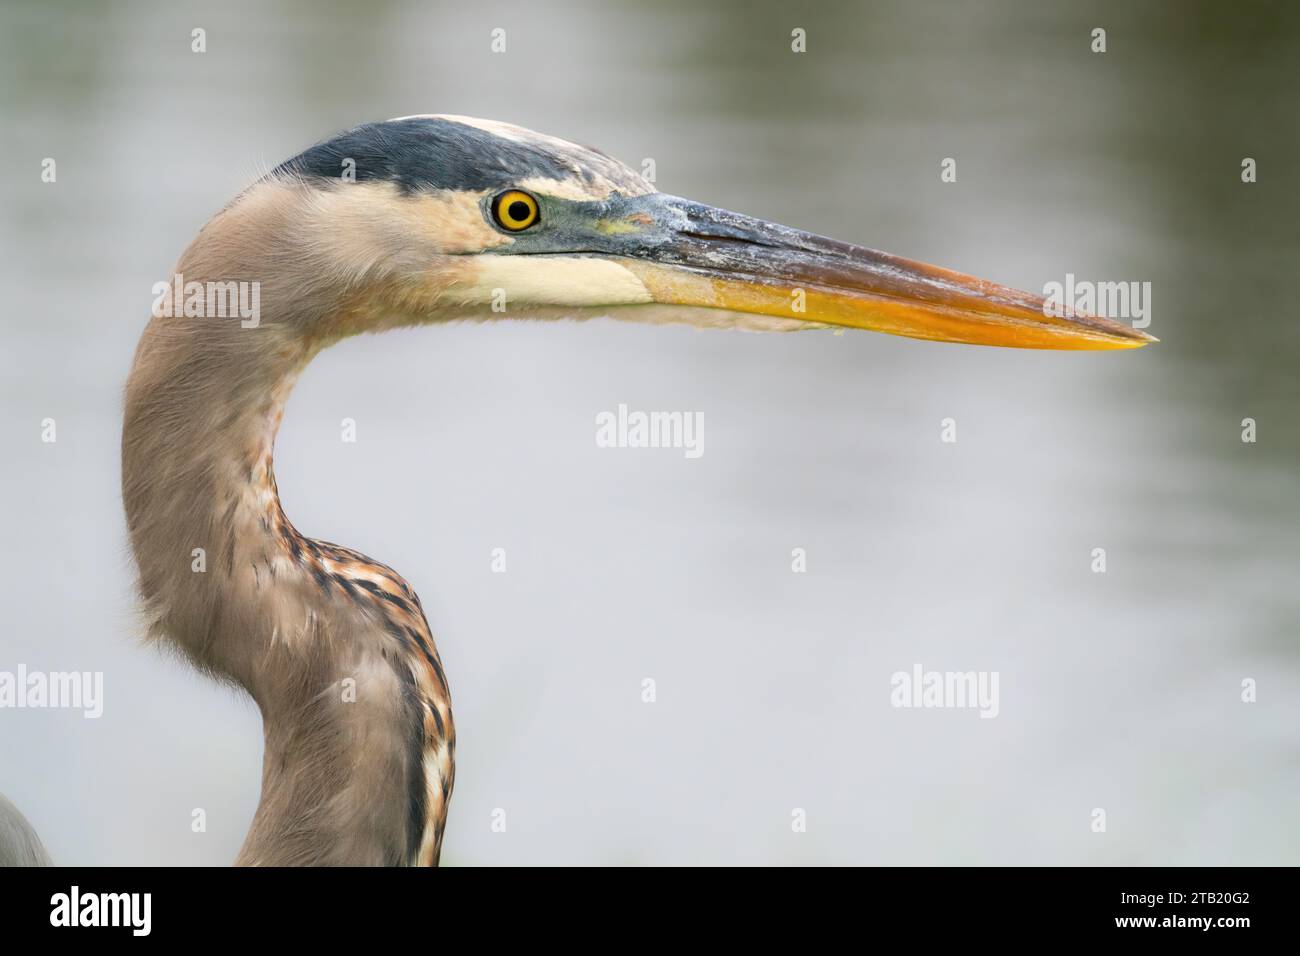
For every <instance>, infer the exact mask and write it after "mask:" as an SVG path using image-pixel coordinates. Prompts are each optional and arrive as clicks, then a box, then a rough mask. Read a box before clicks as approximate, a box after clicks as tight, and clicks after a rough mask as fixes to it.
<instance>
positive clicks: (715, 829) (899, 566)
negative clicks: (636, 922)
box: [0, 0, 1300, 864]
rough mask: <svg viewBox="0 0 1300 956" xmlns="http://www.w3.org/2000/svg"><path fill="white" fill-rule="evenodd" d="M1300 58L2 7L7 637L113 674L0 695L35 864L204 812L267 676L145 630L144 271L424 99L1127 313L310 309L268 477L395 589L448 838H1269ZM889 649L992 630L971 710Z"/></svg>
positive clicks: (247, 786) (895, 35) (1195, 17)
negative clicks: (648, 418) (133, 519)
mask: <svg viewBox="0 0 1300 956" xmlns="http://www.w3.org/2000/svg"><path fill="white" fill-rule="evenodd" d="M1098 26H1100V27H1104V28H1105V29H1106V30H1107V45H1108V50H1107V52H1106V53H1104V54H1094V53H1092V52H1091V51H1090V42H1091V41H1090V31H1091V30H1092V29H1093V28H1094V27H1098ZM195 27H202V28H204V29H205V30H206V32H207V52H206V53H203V54H195V53H192V52H191V50H190V32H191V30H192V29H193V28H195ZM495 27H502V28H504V29H505V30H506V31H507V34H506V36H507V52H506V53H504V54H493V53H491V52H490V49H489V40H490V31H491V30H492V29H493V28H495ZM795 27H802V28H804V29H805V30H806V31H807V37H808V41H807V45H808V52H807V53H804V54H794V53H792V52H791V51H790V31H791V30H792V29H793V28H795ZM1297 63H1300V7H1296V6H1294V5H1287V4H1282V3H1276V4H1267V3H1237V4H1220V3H1211V2H1189V3H1165V4H1160V3H1143V4H1132V3H1125V2H1118V0H1117V2H1110V3H1099V4H1096V3H1095V4H1077V5H1071V8H1069V9H1066V8H1064V6H1063V5H1062V6H1060V7H1058V5H1049V4H1041V3H1036V2H1033V0H1015V2H985V3H978V4H974V3H957V2H952V3H905V2H901V0H899V2H892V3H828V2H822V3H815V4H814V3H791V2H766V0H756V2H744V3H717V4H702V3H686V2H671V3H655V4H633V3H626V4H616V3H600V2H595V0H591V2H581V0H571V2H558V3H545V4H543V3H509V4H508V3H496V2H482V3H472V4H471V3H465V2H461V3H385V2H368V3H364V4H361V3H343V2H336V3H306V2H303V3H284V4H266V3H255V2H240V3H211V4H198V3H183V2H182V3H165V4H164V3H113V4H94V3H87V4H83V3H41V2H22V0H18V2H15V0H6V3H5V4H4V6H3V8H0V116H2V118H3V121H2V123H0V127H2V128H0V144H2V148H3V152H2V155H3V156H4V160H5V166H6V175H4V176H3V177H0V210H2V216H0V283H2V288H3V297H4V298H3V301H4V306H5V308H4V312H3V315H2V316H0V323H2V326H0V330H2V335H0V376H2V378H0V402H2V403H3V414H2V415H0V448H2V449H3V453H2V455H0V457H2V458H3V462H4V464H3V468H2V469H0V512H2V513H3V528H4V538H5V545H4V547H3V549H0V601H2V602H3V607H4V609H5V619H4V621H3V623H2V624H0V669H8V670H12V669H13V668H14V667H16V665H17V664H18V663H24V664H26V665H27V667H29V668H32V669H44V670H71V669H76V670H92V671H93V670H98V671H103V672H104V675H105V702H104V715H103V717H101V718H100V719H98V720H85V719H82V717H81V716H80V715H79V714H78V713H75V712H68V711H55V710H46V711H39V710H22V711H18V710H6V711H0V792H4V793H6V794H8V795H9V796H10V797H11V798H12V799H13V800H14V801H15V802H16V803H17V804H18V805H19V806H21V807H22V808H23V809H24V810H25V812H26V813H27V814H28V816H29V817H30V818H31V820H32V822H33V823H34V824H35V825H36V827H37V828H38V830H39V831H40V832H41V833H42V835H43V836H44V838H45V840H46V843H47V845H48V847H49V849H50V851H51V853H52V855H53V856H54V857H55V859H56V860H58V861H60V862H64V863H85V864H143V863H164V864H225V863H228V862H230V861H231V860H232V859H233V858H234V856H235V853H236V851H237V849H238V847H239V844H240V842H241V840H242V838H243V834H244V832H245V829H246V827H247V825H248V822H249V820H250V818H251V816H252V813H253V810H254V807H255V806H256V800H257V792H258V785H259V774H260V759H261V734H260V720H259V717H258V715H257V712H256V709H255V708H254V707H253V705H252V704H251V703H250V702H248V701H247V700H245V699H242V698H241V697H240V696H239V695H237V694H235V693H234V692H232V691H229V690H225V689H221V688H218V687H216V686H215V685H213V684H211V683H210V682H208V681H206V680H205V679H202V678H200V677H198V676H196V675H195V674H193V673H191V672H190V671H189V670H187V669H186V668H185V667H183V666H181V665H180V664H178V663H177V662H175V661H171V660H168V659H165V658H163V657H161V656H159V655H158V654H156V653H155V652H153V651H150V650H147V649H142V648H141V647H139V646H138V643H137V632H136V619H135V611H134V608H133V604H132V597H131V564H130V558H129V552H128V550H127V547H126V543H125V533H124V524H123V520H122V516H121V508H120V502H119V497H118V440H119V435H120V395H121V387H122V383H123V382H124V380H125V377H126V374H127V371H128V369H129V365H130V361H131V356H132V351H133V348H134V345H135V342H136V340H137V338H138V336H139V334H140V331H141V330H142V328H143V326H144V324H145V320H146V318H147V315H148V310H149V306H150V302H151V299H152V296H151V293H150V287H151V286H152V284H153V283H154V282H157V281H159V280H161V279H165V278H167V277H168V276H170V274H171V271H172V264H173V263H174V262H175V260H176V257H177V256H178V254H179V253H180V251H181V250H182V249H183V248H184V247H185V245H186V244H187V243H188V242H189V240H190V239H191V237H192V236H193V234H194V233H195V231H196V230H197V229H198V228H199V226H201V225H202V223H203V222H204V221H205V220H206V219H207V218H208V217H209V216H210V215H211V214H212V213H213V212H214V211H216V210H217V209H219V208H220V207H221V206H222V205H223V204H224V203H225V202H226V201H227V200H228V199H229V198H230V197H231V196H232V195H234V194H235V193H236V192H237V191H238V190H239V189H241V188H242V187H243V186H244V185H245V184H246V183H247V182H248V181H250V180H251V179H252V178H253V177H255V176H256V175H257V174H258V172H259V170H262V169H264V168H266V167H269V166H271V165H274V164H275V163H277V162H279V161H280V160H282V159H284V158H286V157H288V156H290V155H293V154H294V153H296V152H297V151H299V150H300V149H302V148H303V147H305V146H306V145H308V144H310V143H312V142H314V141H315V140H317V139H319V138H320V137H322V136H324V135H326V134H328V133H330V132H332V131H335V130H338V129H342V128H346V127H348V126H351V125H354V124H356V123H358V122H361V121H365V120H373V119H383V118H387V117H392V116H400V115H405V114H410V113H422V112H451V113H464V114H469V115H477V116H485V117H491V118H496V119H502V120H508V121H512V122H516V123H519V124H521V125H525V126H529V127H532V128H535V129H540V130H543V131H546V132H549V133H553V134H555V135H560V136H565V137H568V138H571V139H575V140H578V141H580V142H584V143H592V144H595V145H598V146H599V147H601V148H602V149H604V150H606V151H608V152H610V153H611V154H613V155H615V156H618V157H620V158H622V159H623V160H625V161H627V162H629V163H631V164H632V165H634V166H638V167H639V166H640V164H641V161H642V160H643V159H644V158H646V157H651V158H653V159H654V160H655V164H656V167H657V178H658V185H659V187H660V188H661V189H663V190H664V191H666V192H671V193H676V194H679V195H685V196H689V197H691V198H695V199H699V200H703V201H706V202H710V203H713V204H717V205H722V206H726V207H729V208H733V209H738V210H740V211H743V212H748V213H752V214H757V215H761V216H764V217H767V218H771V219H775V220H779V221H782V222H785V223H788V224H791V225H795V226H799V227H803V228H807V229H811V230H814V231H817V232H821V233H826V234H830V235H834V236H837V237H839V238H843V239H847V240H851V241H855V242H860V243H863V244H866V245H871V246H876V247H880V248H885V249H889V250H891V251H893V252H897V253H900V254H903V255H907V256H910V257H913V258H918V259H922V260H925V261H931V262H937V263H941V264H943V265H947V266H949V267H952V268H956V269H960V270H962V271H964V272H970V273H974V274H977V275H980V276H984V277H987V278H991V279H995V280H997V281H1000V282H1004V283H1007V284H1009V285H1013V286H1017V287H1021V288H1026V289H1034V290H1041V289H1042V287H1043V284H1044V283H1045V282H1048V281H1053V280H1056V281H1061V280H1063V279H1064V276H1065V274H1066V273H1067V272H1072V273H1074V274H1075V275H1076V276H1079V277H1080V278H1090V279H1113V280H1117V279H1123V280H1140V281H1149V282H1151V283H1152V289H1153V293H1152V316H1153V322H1152V326H1151V328H1150V331H1151V332H1153V333H1154V334H1155V335H1157V336H1159V337H1160V339H1161V340H1162V341H1161V343H1160V344H1159V345H1158V346H1155V347H1151V348H1147V349H1144V350H1141V351H1137V352H1130V353H1122V354H1119V353H1117V354H1106V353H1097V354H1068V353H1062V354H1054V353H1034V352H1017V351H1001V350H988V349H978V348H964V347H956V346H948V345H935V344H927V343H920V342H913V341H908V340H903V339H895V338H891V337H887V336H881V335H873V334H868V333H861V334H847V335H842V336H835V335H832V334H830V333H821V332H813V333H806V334H801V335H793V336H756V335H745V334H728V333H718V332H709V333H701V332H696V331H694V330H690V329H684V328H655V327H641V326H635V325H631V324H625V323H620V322H613V321H599V322H592V323H587V324H581V325H573V324H564V325H546V326H543V325H525V324H517V323H500V324H497V325H488V326H473V327H471V326H458V327H447V328H437V329H421V330H412V331H406V332H402V333H395V334H392V335H388V336H379V337H367V338H366V339H364V340H356V341H351V342H347V343H344V344H342V345H340V346H338V347H336V348H334V349H332V350H330V351H328V352H326V353H325V354H323V355H322V356H321V357H320V358H319V359H318V360H317V361H316V362H315V363H314V364H313V365H312V366H311V367H310V368H309V370H308V371H307V373H306V374H305V375H304V377H303V378H302V380H301V383H300V384H299V386H298V388H297V390H296V392H295V393H294V395H293V397H292V399H291V401H290V404H289V408H288V412H287V415H286V419H285V425H284V428H283V430H282V432H281V435H280V440H279V444H278V449H277V455H276V473H277V477H278V480H279V486H280V490H281V494H282V498H283V501H284V505H285V509H286V511H287V512H288V514H289V515H290V516H291V517H292V519H293V521H294V523H295V524H296V525H297V526H298V527H299V528H300V529H301V530H303V531H304V533H307V534H310V535H313V536H316V537H321V538H325V539H327V540H331V541H337V542H341V543H344V544H347V545H349V546H351V547H354V548H357V549H359V550H361V551H363V552H365V553H367V554H370V555H373V556H374V557H376V558H377V559H379V560H382V561H384V562H385V563H388V564H391V565H392V566H393V567H395V568H397V569H399V570H400V571H401V572H402V573H403V574H405V575H406V576H407V577H408V579H409V580H410V581H411V583H412V584H413V586H414V587H415V588H416V589H417V590H418V591H419V593H420V595H421V597H422V598H423V601H424V605H425V608H426V611H427V612H428V615H429V618H430V621H431V624H432V626H433V629H434V633H435V635H437V637H438V641H439V646H440V648H441V652H442V656H443V660H444V663H445V665H446V668H447V671H448V674H449V676H450V680H451V685H452V692H453V697H454V700H455V705H456V717H457V724H458V728H459V747H458V758H459V763H458V772H457V784H456V793H455V798H454V800H453V804H452V812H451V819H450V824H449V830H448V836H447V843H446V850H445V853H444V861H445V862H447V863H452V864H533V863H548V862H554V863H613V864H632V863H651V864H659V863H692V864H694V863H723V862H732V861H735V862H741V863H812V862H824V863H902V864H907V863H992V864H1012V863H1048V864H1078V863H1084V864H1157V863H1168V864H1210V863H1215V864H1228V863H1274V864H1278V863H1291V864H1294V863H1297V862H1300V828H1298V827H1297V810H1296V792H1297V789H1298V788H1300V751H1298V749H1297V746H1296V726H1297V718H1300V662H1298V658H1297V652H1296V634H1297V627H1300V602H1298V601H1297V596H1296V594H1297V582H1300V543H1298V542H1300V538H1298V535H1297V531H1298V521H1297V517H1298V514H1300V509H1298V507H1297V505H1298V502H1297V498H1298V495H1300V486H1298V482H1297V471H1298V466H1300V428H1298V427H1297V425H1296V413H1297V409H1296V399H1297V394H1298V389H1297V382H1296V373H1297V367H1298V365H1300V322H1298V321H1297V306H1296V296H1295V292H1294V290H1292V289H1289V288H1288V287H1287V283H1293V282H1295V281H1296V278H1297V268H1296V267H1297V262H1300V229H1298V228H1297V222H1300V198H1298V197H1300V191H1298V190H1297V186H1296V157H1297V155H1300V127H1298V125H1297V122H1296V118H1297V105H1298V97H1297V93H1300V69H1298V68H1297ZM1247 156H1249V157H1253V158H1255V159H1256V160H1257V162H1258V164H1259V181H1258V182H1257V183H1255V184H1252V185H1246V184H1243V183H1242V182H1241V180H1240V164H1241V161H1242V158H1243V157H1247ZM44 157H54V158H56V160H57V163H58V166H57V171H58V180H57V183H55V184H46V183H42V182H41V181H40V175H39V173H40V163H41V160H42V159H43V158H44ZM944 157H954V158H956V160H957V162H958V181H957V182H956V183H953V184H943V183H941V182H940V179H939V163H940V160H941V159H942V158H944ZM620 402H625V403H627V404H628V405H630V406H631V407H633V408H640V409H685V410H699V411H702V412H703V413H704V417H705V423H706V424H705V454H704V456H703V457H702V458H700V459H698V460H693V461H692V460H686V459H685V458H684V457H683V456H682V455H681V454H680V453H675V452H669V451H657V452H656V451H639V452H638V451H632V450H624V451H609V450H602V449H598V448H597V447H596V446H595V443H594V441H593V433H594V425H593V423H594V416H595V414H596V413H597V412H599V411H602V410H606V409H614V408H616V407H617V405H618V403H620ZM46 417H52V418H54V419H56V421H57V423H58V441H57V443H56V444H53V445H49V444H42V443H41V441H40V422H41V420H42V419H43V418H46ZM344 417H351V418H354V419H356V421H357V422H358V441H357V443H356V444H344V443H342V442H340V440H339V422H340V420H341V419H342V418H344ZM946 417H952V418H955V419H956V420H957V422H958V438H959V440H958V442H957V444H955V445H949V444H942V443H941V442H940V441H939V423H940V421H941V420H942V419H944V418H946ZM1246 417H1250V418H1254V419H1255V420H1256V421H1257V423H1258V437H1259V440H1258V442H1257V443H1254V444H1245V443H1243V442H1242V441H1241V440H1240V433H1241V421H1242V419H1243V418H1246ZM498 547H499V548H505V549H506V552H507V555H508V569H509V570H508V573H506V574H493V573H491V571H490V565H489V561H490V552H491V549H493V548H498ZM795 547H802V548H805V549H807V553H808V567H809V570H808V573H806V574H793V573H791V570H790V563H791V557H790V555H791V549H792V548H795ZM1096 547H1104V548H1106V550H1107V558H1108V571H1107V573H1105V574H1094V573H1092V571H1091V569H1090V564H1091V561H1092V556H1091V552H1092V549H1093V548H1096ZM918 662H919V663H921V664H923V665H924V666H925V667H926V668H928V669H937V670H988V671H998V672H999V674H1000V675H1001V683H1000V696H1001V701H1000V705H1001V712H1000V716H999V717H998V718H997V719H995V720H981V719H979V718H978V717H977V715H976V713H975V712H973V711H916V710H902V709H895V708H892V707H891V706H890V703H889V692H890V684H889V680H890V675H891V674H893V673H894V672H895V671H898V670H908V669H910V668H911V667H912V665H913V664H914V663H918ZM647 677H649V678H653V679H654V680H655V681H656V686H657V697H658V699H657V702H656V703H654V704H652V705H648V704H644V703H642V701H641V682H642V680H643V679H644V678H647ZM1246 678H1252V679H1254V680H1256V681H1257V684H1258V702H1257V703H1254V704H1250V705H1247V704H1243V703H1242V702H1241V701H1240V694H1241V682H1242V680H1243V679H1246ZM194 808H203V809H204V810H205V811H206V816H207V832H205V833H193V832H191V827H190V821H191V812H192V810H193V809H194ZM496 808H503V809H505V810H506V813H507V819H508V828H507V832H506V833H494V832H492V830H491V826H490V824H491V820H492V813H493V810H494V809H496ZM793 808H802V809H804V810H805V811H806V813H807V819H808V828H807V832H806V833H794V832H792V829H791V811H792V809H793ZM1093 808H1104V809H1105V810H1106V813H1107V822H1108V829H1107V832H1106V833H1105V834H1096V833H1093V832H1091V830H1090V821H1091V818H1090V814H1091V811H1092V810H1093Z"/></svg>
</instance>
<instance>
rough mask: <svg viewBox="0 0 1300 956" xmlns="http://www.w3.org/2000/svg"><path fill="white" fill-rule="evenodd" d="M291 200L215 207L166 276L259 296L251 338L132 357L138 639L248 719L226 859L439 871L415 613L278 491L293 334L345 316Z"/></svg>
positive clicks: (191, 328) (432, 749)
mask: <svg viewBox="0 0 1300 956" xmlns="http://www.w3.org/2000/svg"><path fill="white" fill-rule="evenodd" d="M291 192H292V191H291V190H284V189H279V190H275V191H270V192H268V193H267V194H266V195H265V196H263V197H260V198H258V199H256V201H254V202H252V203H244V202H240V203H237V204H235V205H233V206H232V207H230V208H228V209H227V210H226V211H224V212H223V213H222V214H221V215H219V216H218V217H217V218H216V219H214V220H213V222H212V223H209V225H208V226H207V227H206V228H205V229H204V231H203V232H202V233H201V234H200V236H199V238H198V239H197V240H196V241H195V243H194V244H193V245H192V246H191V248H190V249H189V250H188V251H187V252H186V254H185V255H184V256H183V257H182V259H181V262H180V264H179V265H178V266H177V269H176V271H177V272H178V273H180V274H181V275H182V276H183V277H184V280H185V281H187V282H189V281H197V282H205V281H209V280H211V281H222V282H228V281H250V282H252V281H256V282H259V283H260V287H261V313H262V314H261V317H260V322H259V324H258V326H257V327H256V328H243V327H241V324H240V321H239V319H238V318H183V317H181V318H160V317H154V318H153V319H152V320H151V321H150V323H149V326H148V328H147V329H146V331H145V333H144V336H143V338H142V339H141V341H140V345H139V348H138V350H137V352H136V358H135V364H134V367H133V369H132V373H131V377H130V380H129V382H128V384H127V390H126V409H125V421H124V427H123V435H122V494H123V502H124V505H125V509H126V516H127V525H128V529H129V533H130V539H131V545H132V548H133V550H134V552H135V557H136V560H137V562H138V564H139V571H140V577H139V587H140V591H141V595H142V597H143V599H144V604H145V608H146V611H147V614H148V616H149V622H150V630H151V634H152V636H154V637H157V638H159V639H162V640H165V641H167V642H169V643H171V644H172V645H174V646H176V647H178V648H179V649H180V650H182V651H183V652H184V653H185V654H186V655H187V656H188V657H189V658H190V659H191V660H192V661H193V662H194V663H195V664H196V665H197V666H198V667H199V668H201V669H202V670H203V671H205V672H207V673H209V674H211V675H213V676H216V677H218V678H219V679H222V680H227V681H231V682H233V683H236V684H238V685H240V686H242V687H244V688H245V689H246V690H247V691H248V692H249V693H250V694H251V695H252V697H253V698H254V699H255V700H256V701H257V703H258V705H259V707H260V708H261V711H262V716H263V722H264V727H265V752H264V759H263V776H262V798H261V802H260V804H259V806H258V809H257V813H256V816H255V818H254V820H253V824H252V827H251V829H250V831H249V834H248V837H247V839H246V841H245V844H244V847H243V849H242V850H241V852H240V855H239V860H238V862H240V863H244V864H267V865H293V864H390V865H391V864H430V863H436V862H437V858H438V854H439V851H440V848H441V842H442V833H443V826H444V823H445V817H446V810H447V802H448V800H449V798H450V795H451V788H452V784H453V780H454V764H453V754H454V740H455V734H454V729H453V725H452V720H451V706H450V697H449V694H448V691H447V685H446V679H445V676H444V674H443V671H442V666H441V663H440V662H439V660H438V655H437V651H436V649H435V648H434V644H433V641H432V638H431V636H430V634H429V629H428V625H427V623H426V621H425V618H424V614H423V611H422V610H421V608H420V604H419V601H418V599H417V598H416V596H415V594H414V593H413V592H412V591H411V589H410V588H409V587H408V586H407V584H406V582H405V581H403V580H402V579H401V577H399V576H398V575H397V574H396V573H394V572H393V571H391V570H390V569H388V568H386V567H384V566H382V565H379V564H377V563H375V562H373V561H370V560H369V559H367V558H365V557H364V556H362V555H359V554H357V553H355V552H352V551H348V550H346V549H343V548H339V547H336V546H333V545H329V544H325V543H323V542H317V541H313V540H311V539H308V538H305V537H303V536H302V535H300V534H299V533H298V532H297V531H296V530H295V529H294V528H293V526H292V525H291V524H290V523H289V521H288V520H287V519H286V518H285V516H284V513H283V511H282V510H281V508H280V501H279V496H278V493H277V491H276V486H275V478H274V474H273V471H272V464H271V455H272V447H273V444H274V440H275V433H276V429H277V428H278V426H279V423H280V417H281V415H282V412H283V409H284V404H285V401H286V400H287V398H288V395H289V392H290V390H291V389H292V387H293V383H294V381H295V380H296V378H297V376H298V374H299V372H300V371H301V370H302V368H303V367H304V366H305V365H306V363H307V362H308V361H309V360H310V359H311V357H312V356H313V355H314V354H315V353H316V351H318V350H319V348H320V347H321V346H322V345H323V344H325V343H324V342H322V341H321V338H320V336H319V334H315V335H313V334H310V333H309V332H308V331H307V330H308V329H309V328H316V329H319V328H320V327H321V326H322V325H329V324H331V323H328V322H327V323H319V322H316V323H313V324H309V323H308V321H307V318H308V316H311V317H313V318H322V317H323V318H326V319H332V318H334V317H333V316H332V315H327V313H328V312H329V310H332V309H337V308H338V303H340V302H346V301H348V295H347V289H346V287H345V285H344V284H342V283H341V282H340V281H339V280H338V278H337V277H329V276H326V277H321V276H319V275H315V274H312V273H311V272H310V269H311V265H312V262H311V257H310V255H309V254H308V253H309V250H304V249H303V248H301V246H300V244H299V241H298V240H297V239H296V238H295V236H296V233H295V230H294V215H293V210H292V206H291V201H292V199H291V196H290V195H289V194H290V193H291ZM331 279H333V280H334V281H335V285H334V287H333V288H331V287H330V285H329V282H330V281H331ZM343 322H345V319H338V320H336V321H335V322H334V323H333V324H334V325H338V324H340V323H343ZM198 549H202V550H201V552H200V551H198ZM199 555H201V559H200V557H199Z"/></svg>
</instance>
